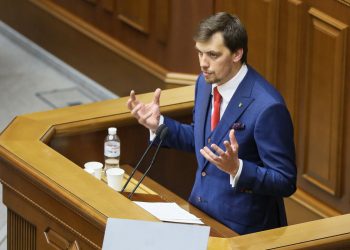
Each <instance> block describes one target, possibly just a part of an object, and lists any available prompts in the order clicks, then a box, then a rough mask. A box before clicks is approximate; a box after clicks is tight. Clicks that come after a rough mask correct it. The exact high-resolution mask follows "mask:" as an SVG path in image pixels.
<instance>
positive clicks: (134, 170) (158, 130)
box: [120, 124, 166, 192]
mask: <svg viewBox="0 0 350 250" xmlns="http://www.w3.org/2000/svg"><path fill="white" fill-rule="evenodd" d="M164 128H166V126H165V125H164V124H161V125H160V126H159V127H158V128H157V130H156V136H155V137H154V139H153V140H152V141H151V143H150V144H149V145H148V147H147V149H146V151H145V152H144V153H143V155H142V156H141V158H140V160H139V161H138V163H137V164H136V166H135V168H134V169H133V171H132V173H131V174H130V176H129V178H128V179H127V181H126V182H125V184H124V186H123V188H122V189H121V191H120V192H123V191H124V190H125V188H126V187H127V185H128V184H129V182H130V180H131V178H132V177H133V176H134V174H135V172H136V170H137V169H138V168H139V166H140V164H141V162H142V161H143V159H144V158H145V156H146V155H147V153H148V151H149V150H150V148H151V147H152V146H153V144H154V142H155V141H156V140H157V138H158V137H160V135H161V133H162V131H163V130H164Z"/></svg>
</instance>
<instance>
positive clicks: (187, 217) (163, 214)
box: [134, 201, 204, 224]
mask: <svg viewBox="0 0 350 250" xmlns="http://www.w3.org/2000/svg"><path fill="white" fill-rule="evenodd" d="M134 202H135V204H137V205H138V206H140V207H142V208H143V209H145V210H146V211H148V212H149V213H151V214H152V215H154V216H155V217H157V218H158V219H159V220H161V221H167V222H177V223H189V224H204V223H203V222H202V221H201V220H200V219H199V218H197V217H196V216H194V215H193V214H191V213H189V212H187V211H186V210H185V209H183V208H181V207H180V206H179V205H177V204H176V203H174V202H139V201H134Z"/></svg>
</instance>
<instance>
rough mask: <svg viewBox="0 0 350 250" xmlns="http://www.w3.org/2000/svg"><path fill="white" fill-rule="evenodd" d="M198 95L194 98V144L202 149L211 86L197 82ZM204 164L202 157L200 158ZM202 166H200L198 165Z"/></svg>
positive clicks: (203, 82)
mask: <svg viewBox="0 0 350 250" xmlns="http://www.w3.org/2000/svg"><path fill="white" fill-rule="evenodd" d="M197 88H198V89H200V90H198V94H197V96H196V106H195V119H194V120H195V124H194V126H195V127H196V128H195V131H196V133H195V137H196V138H197V139H196V141H198V143H197V142H196V144H197V145H198V148H203V147H204V145H205V124H206V119H207V115H208V112H209V107H210V101H211V85H210V84H208V83H206V82H205V81H204V80H202V81H199V83H198V86H197ZM201 158H202V160H203V162H202V163H204V157H201ZM200 165H202V164H200Z"/></svg>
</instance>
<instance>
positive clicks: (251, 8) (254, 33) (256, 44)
mask: <svg viewBox="0 0 350 250" xmlns="http://www.w3.org/2000/svg"><path fill="white" fill-rule="evenodd" d="M216 4H217V5H216V6H215V10H216V11H228V12H230V13H233V14H236V15H238V17H239V18H240V19H241V20H242V22H243V24H244V25H245V27H246V29H247V32H248V51H249V53H248V63H249V64H251V65H252V66H254V67H255V68H256V69H257V70H258V71H259V72H260V73H261V74H262V75H264V76H265V77H266V79H267V80H269V81H270V82H271V83H273V84H276V68H277V67H276V66H277V44H278V43H277V41H278V40H277V39H278V18H279V1H277V0H267V1H266V0H250V1H245V0H237V1H234V2H233V1H229V0H223V1H217V2H216ZM250 55H251V56H250Z"/></svg>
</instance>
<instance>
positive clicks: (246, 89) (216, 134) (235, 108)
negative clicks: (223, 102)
mask: <svg viewBox="0 0 350 250" xmlns="http://www.w3.org/2000/svg"><path fill="white" fill-rule="evenodd" d="M253 86H254V78H253V77H252V75H251V69H249V70H248V72H247V75H246V76H245V78H244V79H243V81H242V82H241V83H240V85H239V86H238V88H237V90H236V92H235V93H234V95H233V97H232V98H231V100H230V102H229V104H228V106H227V108H226V110H225V113H224V114H223V116H222V118H221V119H220V122H219V123H218V125H217V127H216V129H215V130H214V131H213V133H212V135H211V143H210V144H212V143H215V144H217V145H219V144H220V143H221V142H222V141H223V139H224V137H225V135H227V133H228V131H229V130H230V129H231V128H232V125H233V123H235V122H236V121H237V120H238V119H239V117H240V116H241V115H242V114H243V112H244V111H245V110H246V109H247V108H248V106H249V105H250V104H251V103H252V102H253V101H254V98H253V97H252V96H251V92H252V88H253ZM208 99H209V98H208ZM208 163H209V161H207V160H205V162H204V164H203V168H204V167H206V166H207V164H208Z"/></svg>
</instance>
